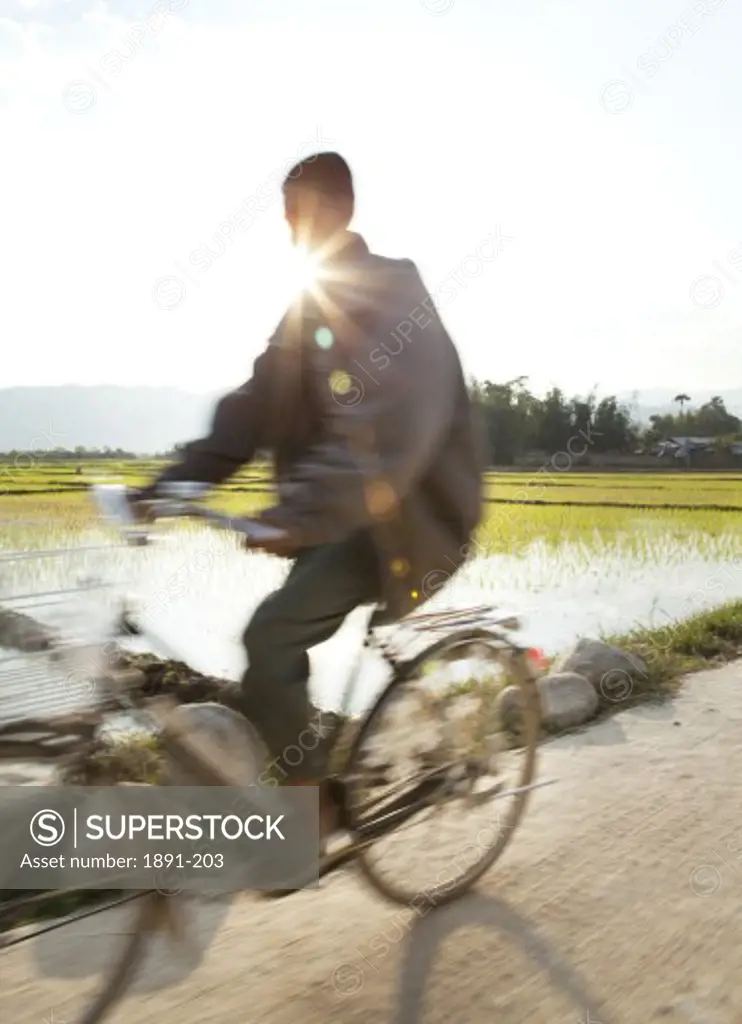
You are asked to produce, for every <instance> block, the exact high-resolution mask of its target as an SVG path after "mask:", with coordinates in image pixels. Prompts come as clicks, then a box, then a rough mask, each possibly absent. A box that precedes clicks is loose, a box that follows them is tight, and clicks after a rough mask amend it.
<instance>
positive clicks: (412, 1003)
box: [391, 893, 612, 1024]
mask: <svg viewBox="0 0 742 1024" xmlns="http://www.w3.org/2000/svg"><path fill="white" fill-rule="evenodd" d="M472 925H474V926H479V927H481V928H484V929H489V930H492V931H495V932H497V933H498V935H499V936H501V937H502V938H507V939H510V940H511V942H512V943H513V944H518V945H520V946H521V948H522V949H523V951H524V952H525V954H526V955H527V956H528V957H529V958H530V959H531V960H533V961H535V962H536V964H537V965H538V966H539V967H540V968H541V969H542V970H543V971H545V972H546V973H547V975H548V978H549V981H550V982H551V984H552V985H554V986H555V987H556V988H559V989H561V990H562V991H563V992H564V994H565V995H566V996H568V998H569V999H571V1000H572V1002H574V1004H575V1009H576V1010H578V1011H579V1012H580V1017H579V1018H577V1017H576V1018H575V1019H579V1020H580V1021H581V1022H591V1024H612V1022H611V1021H609V1018H608V1016H607V1012H606V1011H605V1010H604V1009H603V1006H602V1003H601V1001H600V1000H599V999H597V998H596V997H595V996H594V995H593V994H592V993H590V991H589V990H588V988H587V986H586V984H585V983H584V982H583V981H582V979H581V978H580V977H579V975H578V974H577V972H576V971H575V969H574V968H573V967H571V966H570V964H569V963H568V962H567V960H566V959H565V958H564V957H563V956H561V955H560V954H559V953H557V952H556V951H555V950H554V949H553V948H552V947H551V946H550V944H549V943H548V942H547V941H546V939H545V938H544V937H543V936H542V935H539V934H538V933H537V931H536V930H535V928H534V926H533V924H532V923H531V922H530V921H528V919H527V918H525V917H524V916H522V915H521V914H520V913H519V912H518V911H516V910H515V909H513V907H511V906H509V905H508V904H507V903H506V902H505V901H504V900H502V899H500V898H499V897H496V896H489V895H487V896H485V895H482V894H480V893H471V894H469V895H468V896H465V897H463V898H462V899H461V900H459V901H458V902H456V903H453V904H451V905H450V906H447V907H439V908H436V909H435V910H434V911H433V912H432V913H431V914H429V915H427V916H426V917H422V918H418V920H417V921H416V922H415V924H414V925H413V926H412V928H411V929H410V931H409V933H408V934H407V936H406V937H405V940H404V946H403V951H402V965H401V968H400V973H399V985H398V990H397V991H398V1004H397V1008H396V1013H395V1014H394V1016H393V1017H392V1018H391V1022H392V1024H424V1015H425V998H426V992H427V990H428V989H429V987H430V985H431V975H432V973H433V970H434V967H435V962H436V959H437V955H438V953H439V950H441V948H442V946H443V944H444V942H445V941H446V939H448V938H450V937H451V936H452V935H453V934H454V933H455V932H456V931H458V930H459V929H462V928H470V927H471V926H472Z"/></svg>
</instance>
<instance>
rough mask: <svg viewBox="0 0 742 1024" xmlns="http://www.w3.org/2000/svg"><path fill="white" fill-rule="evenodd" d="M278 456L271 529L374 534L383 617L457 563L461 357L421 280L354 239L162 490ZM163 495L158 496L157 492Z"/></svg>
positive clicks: (468, 475) (466, 428)
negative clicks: (266, 453)
mask: <svg viewBox="0 0 742 1024" xmlns="http://www.w3.org/2000/svg"><path fill="white" fill-rule="evenodd" d="M258 450H270V451H271V452H272V453H273V457H274V464H275V470H276V477H277V483H278V504H277V506H276V507H275V508H274V509H272V510H271V515H270V521H271V522H272V523H276V524H278V525H283V526H286V527H290V528H291V529H293V530H294V531H296V532H297V534H298V536H299V537H300V540H301V544H302V546H314V545H317V544H323V543H326V542H332V541H339V540H342V539H343V538H344V537H345V536H347V535H348V534H350V533H351V532H353V531H355V530H358V529H364V528H367V529H370V530H371V531H372V533H373V537H374V540H375V543H376V546H377V550H378V552H379V558H380V565H381V568H382V574H383V577H384V579H385V602H386V609H387V616H388V618H390V619H391V618H396V617H399V616H402V615H405V614H407V613H408V612H410V611H411V610H413V609H414V608H415V607H416V606H417V605H418V604H420V603H421V602H422V601H424V600H425V599H426V598H427V597H430V596H431V595H432V593H433V591H435V590H437V589H438V588H439V587H440V586H441V585H442V584H443V583H444V582H445V581H446V580H447V579H448V578H449V577H450V576H451V575H452V574H453V573H454V572H455V571H456V569H458V568H459V566H460V565H461V564H462V562H463V560H464V558H465V557H466V554H467V548H468V544H469V541H470V538H471V536H472V533H473V531H474V529H475V527H476V526H477V524H478V522H479V519H480V514H481V466H480V461H479V456H478V449H477V445H476V441H475V437H474V428H473V422H472V410H471V405H470V401H469V396H468V393H467V389H466V384H465V381H464V376H463V373H462V369H461V364H460V361H459V357H458V353H457V351H456V348H455V346H454V344H453V342H452V341H451V339H450V337H449V336H448V334H447V332H446V330H445V328H444V326H443V324H442V323H441V320H440V317H439V315H438V312H437V310H436V309H435V306H434V305H433V302H432V299H431V298H430V296H429V295H428V293H427V291H426V289H425V286H424V284H423V282H422V279H421V277H420V274H419V272H418V270H417V267H416V266H415V264H414V263H412V262H411V261H410V260H392V259H386V258H384V257H382V256H377V255H375V254H372V253H370V252H369V250H368V247H367V246H366V243H365V242H364V241H363V239H362V238H360V236H358V235H350V236H349V243H348V245H347V246H346V247H345V248H344V249H343V250H342V252H341V253H340V254H339V255H338V256H337V257H336V258H335V259H333V260H332V261H329V262H328V263H327V265H326V267H325V268H324V270H323V273H322V276H321V278H320V280H319V282H318V286H317V287H316V288H315V289H314V292H313V293H312V294H309V293H307V292H305V293H303V295H302V297H301V298H300V299H299V300H297V301H296V303H295V304H293V305H292V306H291V307H290V308H289V310H288V312H287V313H286V315H285V316H284V317H283V319H282V321H281V323H280V324H279V326H278V328H277V330H276V332H275V334H274V335H273V337H272V338H271V339H270V341H269V342H268V345H267V347H266V349H265V351H264V352H263V353H262V355H260V356H259V357H258V358H257V359H256V361H255V364H254V367H253V375H252V377H251V378H250V380H249V381H248V382H247V383H246V384H244V385H243V386H242V387H241V388H239V389H238V390H236V391H234V392H232V393H230V394H228V395H226V396H225V397H224V398H223V399H221V401H220V402H219V403H218V405H217V407H216V411H215V414H214V419H213V423H212V427H211V433H210V434H209V436H208V437H205V438H203V439H202V440H200V441H195V442H193V443H191V444H189V445H187V446H186V448H185V450H184V452H183V454H182V456H181V461H180V462H179V463H177V464H175V465H173V466H171V467H170V468H169V469H167V470H166V471H165V472H164V473H163V474H162V476H161V477H160V478H159V479H158V481H157V482H156V483H159V482H160V481H163V480H192V481H202V482H206V483H213V484H218V483H221V482H222V481H224V480H226V479H227V477H229V476H230V475H232V474H233V473H234V472H235V471H236V470H237V469H238V468H239V467H240V466H242V465H244V464H245V463H246V462H249V461H250V460H251V459H252V458H253V457H254V455H255V453H256V451H258ZM155 486H156V484H155Z"/></svg>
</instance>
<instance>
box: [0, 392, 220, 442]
mask: <svg viewBox="0 0 742 1024" xmlns="http://www.w3.org/2000/svg"><path fill="white" fill-rule="evenodd" d="M226 390H227V389H226V388H225V391H226ZM218 398H219V394H205V395H204V394H201V395H197V394H191V393H189V392H186V391H179V390H177V389H176V388H154V387H153V388H149V387H115V386H100V387H83V386H81V385H76V384H65V385H62V386H59V387H18V388H5V389H0V451H11V450H13V449H15V450H22V451H27V450H33V451H37V452H43V451H44V450H49V449H52V448H75V447H77V446H78V445H84V446H85V447H86V448H103V447H109V448H123V449H124V450H126V451H133V452H138V453H139V452H141V453H154V452H161V451H168V450H170V449H171V448H172V447H173V445H175V444H178V443H181V442H183V441H189V440H193V439H194V438H196V437H198V436H199V435H201V434H202V433H203V431H204V430H205V429H206V428H207V427H208V425H209V422H210V417H211V412H212V410H213V407H214V403H215V402H216V400H217V399H218Z"/></svg>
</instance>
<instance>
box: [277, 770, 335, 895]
mask: <svg viewBox="0 0 742 1024" xmlns="http://www.w3.org/2000/svg"><path fill="white" fill-rule="evenodd" d="M285 785H287V786H319V853H320V874H324V873H325V872H324V871H323V870H322V869H323V868H324V867H325V864H324V861H325V860H326V859H327V856H328V854H327V845H328V842H329V840H330V839H332V837H333V836H334V835H335V834H336V833H337V832H338V830H339V829H340V827H341V824H342V811H341V806H340V802H339V794H338V792H337V790H336V789H335V787H334V786H333V783H332V781H331V780H330V779H321V780H312V781H308V780H307V781H305V780H303V779H302V780H295V781H294V780H291V781H287V782H286V783H285ZM336 857H337V853H335V854H332V855H331V856H330V859H331V860H334V859H335V858H336ZM299 891H300V890H299V889H271V890H267V891H263V892H259V893H257V895H258V897H260V898H261V899H280V898H281V897H283V896H290V895H291V893H294V892H299Z"/></svg>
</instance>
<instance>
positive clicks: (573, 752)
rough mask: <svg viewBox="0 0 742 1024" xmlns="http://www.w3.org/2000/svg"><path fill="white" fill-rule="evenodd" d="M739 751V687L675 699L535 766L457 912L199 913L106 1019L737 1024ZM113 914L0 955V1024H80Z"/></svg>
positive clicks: (255, 906) (340, 892) (340, 889)
mask: <svg viewBox="0 0 742 1024" xmlns="http://www.w3.org/2000/svg"><path fill="white" fill-rule="evenodd" d="M741 736H742V667H740V666H737V665H731V666H728V667H726V668H722V669H717V670H713V671H710V672H706V673H703V674H699V675H697V676H695V677H692V678H691V679H690V680H689V681H688V682H687V684H686V685H685V686H684V689H683V691H682V693H681V694H680V696H679V697H678V699H677V700H676V701H674V702H672V703H667V704H664V705H662V706H653V707H647V708H643V709H634V710H630V711H627V712H626V713H624V714H621V715H618V716H616V717H614V718H612V719H610V720H606V721H604V722H602V723H599V724H598V725H595V726H593V727H591V728H590V729H587V730H585V731H584V732H582V733H578V734H574V735H572V736H565V737H562V738H560V739H558V740H556V741H554V742H552V743H550V744H547V745H546V746H545V747H544V748H543V749H542V756H541V763H540V775H541V777H543V778H556V779H558V782H557V784H555V785H553V786H548V787H545V788H543V789H540V790H536V791H535V793H534V794H533V797H532V801H531V805H530V807H529V809H528V812H527V814H526V817H525V819H524V822H523V823H522V825H521V827H520V829H519V830H518V832H517V834H516V835H515V837H514V839H513V841H512V844H511V846H510V847H509V849H508V850H507V851H506V853H505V855H504V857H503V859H502V860H501V861H500V863H499V864H497V865H496V866H495V868H494V869H493V870H492V872H491V873H490V875H489V876H487V877H486V878H485V879H484V880H483V881H482V882H481V883H480V885H479V887H478V889H477V890H475V892H473V893H472V894H471V895H470V896H468V897H466V899H464V900H462V901H461V902H459V903H458V904H454V905H453V906H452V907H450V908H445V909H442V910H440V911H437V912H435V913H427V914H425V915H424V916H417V915H415V914H414V913H413V912H411V911H404V910H402V909H397V908H395V907H393V906H391V905H390V904H385V903H384V902H382V901H381V900H379V899H378V898H377V897H376V896H375V895H374V894H373V893H371V892H370V891H367V890H366V888H365V887H362V885H361V883H360V882H359V880H357V879H356V877H354V876H353V875H352V874H349V873H346V874H343V875H340V876H339V877H337V878H336V879H334V880H331V881H328V882H327V884H326V885H324V886H323V888H322V889H321V891H307V892H303V893H300V894H298V895H296V896H293V897H291V898H290V899H288V900H285V901H282V902H279V903H257V902H255V901H253V900H251V899H250V898H249V897H240V898H238V899H236V900H235V901H233V902H231V903H230V904H225V905H222V906H219V905H216V904H212V905H210V906H206V907H202V908H201V909H200V911H199V912H198V914H199V917H198V921H197V923H196V933H197V938H196V949H195V952H193V953H191V954H189V953H188V952H187V951H181V952H180V953H175V954H174V953H172V952H170V950H171V949H172V947H170V946H169V945H167V944H166V943H165V941H164V940H157V943H156V945H155V946H154V948H153V951H152V953H151V955H150V956H149V957H148V960H147V965H146V968H145V970H144V972H143V974H142V976H141V977H140V979H139V981H138V983H137V984H136V986H135V988H134V989H133V990H132V992H131V993H130V995H129V996H128V998H127V999H126V1000H125V1002H124V1003H123V1004H121V1006H120V1007H118V1008H117V1009H116V1010H115V1011H114V1012H113V1014H112V1015H111V1017H110V1019H111V1021H113V1022H115V1024H135V1022H136V1024H155V1022H157V1024H209V1022H214V1024H216V1022H219V1024H289V1022H291V1024H294V1022H296V1021H297V1020H299V1021H303V1022H306V1024H325V1022H327V1021H338V1022H345V1021H347V1022H353V1024H387V1022H395V1024H444V1022H445V1024H480V1022H481V1024H485V1022H486V1024H492V1022H493V1021H499V1022H503V1024H509V1022H512V1024H516V1022H517V1024H520V1022H524V1021H528V1022H534V1024H541V1022H543V1024H547V1022H548V1024H561V1022H564V1024H580V1022H581V1024H609V1022H610V1024H638V1022H647V1021H654V1020H657V1021H660V1022H664V1024H676V1022H677V1024H681V1022H682V1024H739V1022H740V1021H742V951H741V950H740V936H741V935H742V807H741V806H740V800H739V798H738V795H739V792H740V782H739V780H740V778H742V742H741ZM395 841H400V840H399V839H397V840H395ZM194 913H195V911H194ZM129 914H130V911H127V910H126V909H124V910H115V911H109V912H106V913H105V914H101V915H98V916H96V917H93V918H90V919H88V920H85V921H82V922H79V923H77V924H73V925H71V926H68V927H64V928H62V929H59V930H57V931H55V932H52V933H49V934H48V935H46V936H44V937H41V938H37V939H35V940H33V941H32V942H28V943H23V944H21V945H18V946H14V947H12V948H9V949H7V950H5V951H4V952H2V953H0V1011H1V1012H0V1019H2V1020H3V1021H8V1022H9V1024H10V1022H12V1024H26V1022H28V1024H43V1022H44V1021H45V1020H46V1021H53V1022H55V1024H73V1022H75V1021H76V1020H78V1019H79V1013H80V1008H81V999H82V996H83V995H84V994H85V993H90V991H91V989H92V987H93V985H94V979H95V972H96V970H98V969H99V968H100V967H101V966H102V965H103V964H104V963H105V962H106V959H107V958H108V957H110V953H111V949H112V948H113V946H114V944H115V943H116V942H119V941H121V933H122V931H124V930H126V927H127V922H128V919H129ZM194 958H195V960H194Z"/></svg>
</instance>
